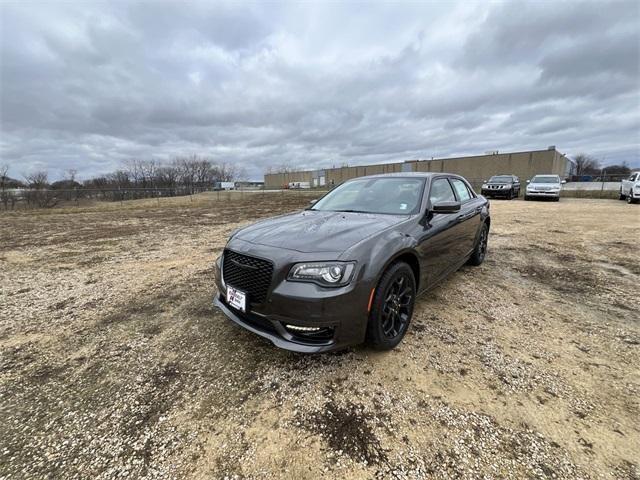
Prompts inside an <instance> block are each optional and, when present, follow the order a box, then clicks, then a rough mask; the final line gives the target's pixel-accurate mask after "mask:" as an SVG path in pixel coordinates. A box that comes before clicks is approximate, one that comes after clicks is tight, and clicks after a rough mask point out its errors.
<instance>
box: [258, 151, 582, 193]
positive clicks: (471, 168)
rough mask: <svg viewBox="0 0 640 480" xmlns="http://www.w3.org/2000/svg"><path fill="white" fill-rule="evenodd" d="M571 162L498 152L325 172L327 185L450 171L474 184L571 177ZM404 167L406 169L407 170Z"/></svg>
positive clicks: (281, 180) (277, 178) (296, 175)
mask: <svg viewBox="0 0 640 480" xmlns="http://www.w3.org/2000/svg"><path fill="white" fill-rule="evenodd" d="M569 163H570V162H569V161H568V160H567V159H566V158H565V157H564V156H563V155H562V154H561V153H560V152H558V151H557V150H555V149H552V150H536V151H531V152H514V153H498V154H492V155H476V156H472V157H458V158H443V159H434V160H409V161H406V162H399V163H387V164H377V165H363V166H357V167H340V168H328V169H325V172H326V181H327V185H332V184H333V185H338V184H340V183H342V182H344V181H345V180H349V179H351V178H355V177H363V176H365V175H376V174H381V173H394V172H402V171H411V172H448V173H456V174H458V175H462V176H463V177H465V178H467V179H469V180H470V181H472V182H473V183H477V182H482V181H483V180H487V179H488V178H489V177H491V176H492V175H498V174H514V175H517V176H518V177H520V180H521V181H523V182H524V181H525V180H528V179H530V178H531V177H533V176H534V175H536V174H540V173H553V174H557V175H560V176H565V175H567V173H568V171H569V167H570V165H569ZM403 165H404V169H403ZM264 181H265V186H266V187H267V188H281V187H282V186H283V185H287V184H288V183H289V182H311V171H306V172H293V173H286V174H267V175H265V177H264Z"/></svg>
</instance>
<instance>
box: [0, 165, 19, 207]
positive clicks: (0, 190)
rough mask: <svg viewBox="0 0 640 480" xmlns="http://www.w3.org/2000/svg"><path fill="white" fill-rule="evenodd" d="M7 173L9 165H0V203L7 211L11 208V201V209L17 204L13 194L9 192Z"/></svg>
mask: <svg viewBox="0 0 640 480" xmlns="http://www.w3.org/2000/svg"><path fill="white" fill-rule="evenodd" d="M7 173H9V165H7V164H4V165H0V201H1V202H2V204H3V205H4V209H5V210H7V209H8V208H9V206H8V205H9V201H11V208H13V206H14V205H15V203H16V201H15V196H14V195H13V193H10V192H7Z"/></svg>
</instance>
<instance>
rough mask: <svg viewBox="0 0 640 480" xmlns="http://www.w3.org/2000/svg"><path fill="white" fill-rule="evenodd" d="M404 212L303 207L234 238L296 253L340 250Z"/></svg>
mask: <svg viewBox="0 0 640 480" xmlns="http://www.w3.org/2000/svg"><path fill="white" fill-rule="evenodd" d="M407 218H408V217H407V216H406V215H378V214H370V213H350V212H321V211H313V210H305V211H303V212H298V213H292V214H289V215H283V216H280V217H275V218H270V219H267V220H264V221H262V222H258V223H256V224H253V225H250V226H248V227H246V228H243V229H242V230H240V231H239V232H238V233H237V234H236V235H234V236H233V238H234V239H239V240H243V241H245V242H251V243H255V244H259V245H267V246H271V247H280V248H286V249H289V250H297V251H299V252H304V253H311V252H343V251H344V250H346V249H347V248H349V247H351V246H352V245H355V244H356V243H358V242H360V241H361V240H364V239H365V238H368V237H370V236H371V235H374V234H376V233H378V232H381V231H383V230H386V229H387V228H389V227H391V226H393V225H396V224H398V223H400V222H402V221H404V220H407Z"/></svg>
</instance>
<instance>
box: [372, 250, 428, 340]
mask: <svg viewBox="0 0 640 480" xmlns="http://www.w3.org/2000/svg"><path fill="white" fill-rule="evenodd" d="M415 299H416V281H415V277H414V276H413V270H411V267H410V266H409V265H407V264H406V263H404V262H398V263H394V264H392V265H391V266H389V268H387V270H386V271H385V272H384V273H383V274H382V278H380V281H379V282H378V286H377V287H376V291H375V293H374V297H373V303H372V307H371V312H370V314H369V323H368V325H367V343H368V344H369V345H371V346H372V347H373V348H375V349H377V350H391V349H392V348H395V347H396V346H397V345H398V344H399V343H400V342H401V341H402V338H403V337H404V335H405V333H407V329H408V328H409V324H410V323H411V317H412V316H413V306H414V304H415Z"/></svg>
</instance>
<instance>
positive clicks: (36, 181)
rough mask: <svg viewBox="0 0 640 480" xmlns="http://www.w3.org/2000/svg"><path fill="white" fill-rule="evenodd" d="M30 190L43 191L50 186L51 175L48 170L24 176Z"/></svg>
mask: <svg viewBox="0 0 640 480" xmlns="http://www.w3.org/2000/svg"><path fill="white" fill-rule="evenodd" d="M23 176H24V179H25V180H26V181H27V183H28V184H29V187H30V188H35V189H36V190H42V189H44V188H47V186H48V185H49V174H48V173H47V172H46V170H39V171H36V172H33V173H29V174H27V175H23Z"/></svg>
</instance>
